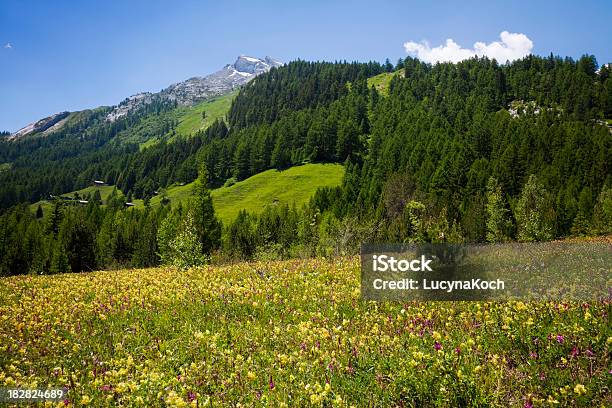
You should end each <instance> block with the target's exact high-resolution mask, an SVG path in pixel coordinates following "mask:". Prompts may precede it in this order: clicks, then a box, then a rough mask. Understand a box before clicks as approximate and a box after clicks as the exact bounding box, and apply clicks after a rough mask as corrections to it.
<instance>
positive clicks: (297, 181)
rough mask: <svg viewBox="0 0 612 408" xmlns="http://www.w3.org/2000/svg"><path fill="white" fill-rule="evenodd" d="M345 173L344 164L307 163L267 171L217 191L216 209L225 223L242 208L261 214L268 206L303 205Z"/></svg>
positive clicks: (215, 198)
mask: <svg viewBox="0 0 612 408" xmlns="http://www.w3.org/2000/svg"><path fill="white" fill-rule="evenodd" d="M343 176H344V167H342V166H341V165H339V164H306V165H303V166H297V167H291V168H289V169H287V170H284V171H277V170H268V171H264V172H263V173H259V174H256V175H254V176H253V177H250V178H248V179H246V180H243V181H241V182H238V183H236V184H234V185H233V186H230V187H222V188H218V189H216V190H214V191H213V193H212V196H213V202H214V205H215V211H216V212H217V214H218V215H219V217H220V218H221V219H222V220H223V222H228V221H231V220H233V219H235V218H236V216H237V215H238V212H240V210H242V209H245V210H247V211H249V212H252V213H259V212H261V211H262V210H263V209H264V208H265V207H266V206H268V205H277V204H285V203H287V204H289V205H292V204H295V205H296V206H301V205H302V204H304V203H306V202H308V200H310V197H312V195H313V194H314V192H315V191H316V190H317V189H318V188H319V187H326V186H330V187H331V186H337V185H339V184H340V182H341V181H342V177H343Z"/></svg>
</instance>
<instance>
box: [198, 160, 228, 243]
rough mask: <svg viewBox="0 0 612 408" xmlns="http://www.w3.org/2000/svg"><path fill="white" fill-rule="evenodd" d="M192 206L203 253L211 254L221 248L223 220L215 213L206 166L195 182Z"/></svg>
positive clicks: (202, 168)
mask: <svg viewBox="0 0 612 408" xmlns="http://www.w3.org/2000/svg"><path fill="white" fill-rule="evenodd" d="M191 207H192V209H193V221H194V223H195V228H196V231H197V235H198V237H199V240H200V244H201V248H202V253H203V254H204V255H209V254H210V253H211V252H212V251H213V250H215V249H217V248H219V245H220V243H221V228H222V226H221V221H219V220H218V219H217V217H216V215H215V209H214V207H213V201H212V197H211V195H210V190H209V189H208V172H207V170H206V167H205V166H201V167H200V172H199V174H198V178H197V180H196V181H195V183H194V187H193V195H192V198H191Z"/></svg>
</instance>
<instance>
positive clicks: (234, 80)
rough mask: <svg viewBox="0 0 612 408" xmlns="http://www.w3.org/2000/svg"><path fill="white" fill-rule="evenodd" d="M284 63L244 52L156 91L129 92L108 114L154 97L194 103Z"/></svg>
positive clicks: (112, 116) (117, 114)
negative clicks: (231, 60) (211, 69)
mask: <svg viewBox="0 0 612 408" xmlns="http://www.w3.org/2000/svg"><path fill="white" fill-rule="evenodd" d="M281 65H282V63H281V62H279V61H277V60H275V59H273V58H270V57H265V58H264V59H259V58H253V57H248V56H244V55H241V56H240V57H238V59H236V61H235V62H234V63H233V64H228V65H226V66H225V67H223V69H221V70H219V71H217V72H215V73H213V74H210V75H207V76H204V77H193V78H189V79H187V80H185V81H182V82H178V83H176V84H172V85H170V86H169V87H168V88H166V89H164V90H162V91H161V92H159V93H156V94H152V93H149V92H145V93H140V94H136V95H133V96H130V97H129V98H127V99H126V100H124V101H123V102H121V103H120V104H119V105H118V106H116V107H115V108H114V109H113V110H112V111H111V112H110V113H109V114H108V115H107V117H106V118H107V120H109V121H110V122H114V121H116V120H117V119H119V118H122V117H124V116H126V115H128V114H129V113H130V112H134V111H137V110H138V109H140V108H142V107H143V106H144V105H148V104H150V103H152V102H153V101H155V100H162V101H171V102H176V104H177V105H179V106H190V105H194V104H196V103H198V102H202V101H203V100H206V99H209V98H212V97H215V96H220V95H224V94H227V93H229V92H231V91H233V90H234V89H236V88H237V87H239V86H242V85H244V84H246V83H247V82H249V81H250V80H252V79H253V78H255V77H256V76H257V75H260V74H263V73H264V72H268V71H269V70H270V69H272V68H273V67H279V66H281Z"/></svg>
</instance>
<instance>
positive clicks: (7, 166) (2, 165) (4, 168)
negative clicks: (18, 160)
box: [0, 163, 11, 173]
mask: <svg viewBox="0 0 612 408" xmlns="http://www.w3.org/2000/svg"><path fill="white" fill-rule="evenodd" d="M10 169H11V163H0V173H1V172H3V171H7V170H10Z"/></svg>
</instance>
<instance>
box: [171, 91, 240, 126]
mask: <svg viewBox="0 0 612 408" xmlns="http://www.w3.org/2000/svg"><path fill="white" fill-rule="evenodd" d="M237 93H238V92H237V91H234V92H230V93H228V94H226V95H222V96H218V97H216V98H213V99H209V100H207V101H204V102H200V103H199V104H197V105H194V106H192V107H190V108H183V111H182V112H181V113H180V114H179V118H178V119H179V124H178V126H177V127H176V133H177V135H179V136H189V135H192V134H194V133H195V132H197V131H198V130H202V129H206V128H207V127H209V126H210V125H212V123H213V122H214V121H215V120H216V119H221V118H222V117H224V116H225V114H226V113H227V112H228V111H229V108H230V105H231V104H232V100H233V99H234V97H235V96H236V94H237ZM202 112H206V117H205V118H202Z"/></svg>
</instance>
